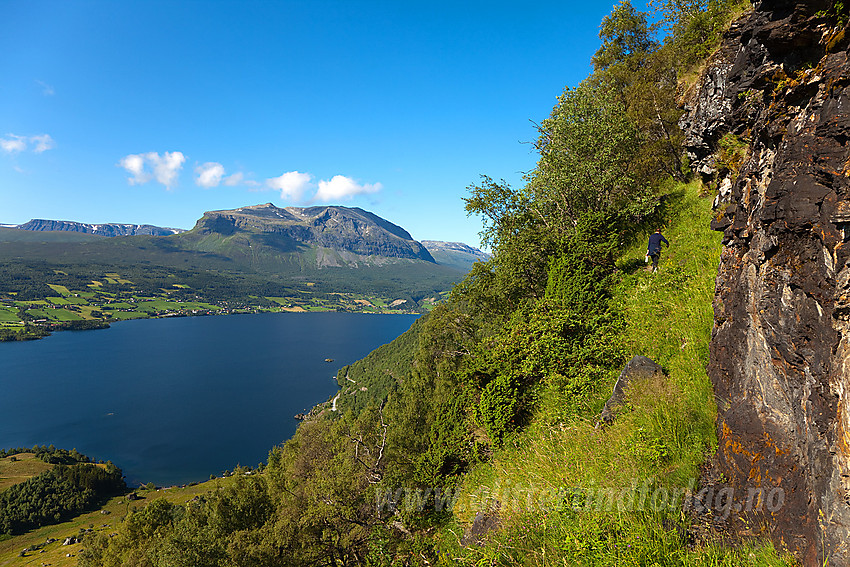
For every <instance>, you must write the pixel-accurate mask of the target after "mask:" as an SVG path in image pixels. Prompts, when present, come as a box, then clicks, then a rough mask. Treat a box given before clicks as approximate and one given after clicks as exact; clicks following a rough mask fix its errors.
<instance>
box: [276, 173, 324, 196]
mask: <svg viewBox="0 0 850 567" xmlns="http://www.w3.org/2000/svg"><path fill="white" fill-rule="evenodd" d="M312 180H313V176H312V175H310V174H309V173H301V172H299V171H288V172H286V173H284V174H283V175H281V176H280V177H272V178H271V179H266V186H268V187H271V188H272V189H277V190H279V191H280V198H281V199H292V200H295V201H298V200H300V199H301V196H302V195H303V194H304V191H306V190H307V189H308V188H309V187H310V186H311V184H312V183H311V182H312Z"/></svg>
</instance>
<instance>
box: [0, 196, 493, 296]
mask: <svg viewBox="0 0 850 567" xmlns="http://www.w3.org/2000/svg"><path fill="white" fill-rule="evenodd" d="M114 237H119V238H114ZM486 258H487V255H486V254H484V253H483V252H481V251H480V250H477V249H475V248H472V247H471V246H467V245H465V244H460V243H453V242H438V241H426V243H421V242H418V241H416V240H414V239H413V238H412V237H411V236H410V234H409V233H408V232H407V231H406V230H404V229H403V228H401V227H400V226H398V225H395V224H393V223H391V222H389V221H387V220H386V219H383V218H381V217H379V216H377V215H375V214H373V213H370V212H368V211H365V210H363V209H359V208H350V207H341V206H327V207H306V208H299V207H286V208H281V207H276V206H275V205H273V204H271V203H266V204H262V205H253V206H246V207H240V208H238V209H232V210H224V211H209V212H206V213H204V215H203V216H202V217H201V218H200V219H199V220H198V221H197V223H196V224H195V226H194V228H192V229H191V230H186V231H182V230H179V229H173V228H161V227H156V226H153V225H132V224H123V223H103V224H86V223H78V222H71V221H53V220H45V219H34V220H32V221H30V222H28V223H24V224H22V225H11V226H10V225H0V263H2V265H3V271H2V272H0V296H2V295H4V294H12V295H15V294H17V295H15V296H16V297H19V298H23V297H28V298H35V299H38V298H39V297H41V296H46V295H45V294H48V293H52V292H51V290H50V288H49V287H47V285H46V284H54V285H55V284H60V285H63V286H72V289H81V287H80V286H82V287H85V286H91V285H96V284H94V283H93V281H92V280H93V279H96V276H98V275H99V274H105V273H119V274H121V275H122V276H124V278H125V279H127V280H131V281H133V282H134V285H135V286H136V290H137V291H138V292H139V293H141V292H143V291H144V292H145V293H149V294H156V293H161V290H163V289H170V288H171V287H172V286H173V284H175V283H179V284H181V285H183V286H186V287H185V289H188V288H191V289H194V290H197V292H198V293H200V294H201V295H203V296H204V297H207V298H211V299H216V300H220V301H225V300H234V301H235V300H236V299H238V300H239V301H240V302H242V303H244V304H250V303H251V302H255V303H256V302H257V301H261V300H257V299H256V298H258V297H259V298H263V297H266V298H268V297H289V298H302V297H308V296H311V297H314V298H319V299H322V298H324V299H322V300H323V301H325V300H326V301H332V300H333V298H334V297H336V295H337V294H339V293H347V294H366V295H369V296H371V297H378V296H380V297H387V298H392V299H393V300H396V299H399V300H401V299H403V300H405V301H407V302H408V303H407V305H411V306H414V307H411V308H425V305H426V304H428V303H429V302H432V303H433V301H436V300H437V298H439V297H440V295H441V294H442V293H443V292H445V291H448V290H449V289H450V288H451V287H452V285H454V283H456V282H458V281H459V280H461V279H462V278H463V277H464V275H465V274H466V273H467V272H468V271H469V269H470V268H471V266H472V264H473V262H475V261H478V260H484V259H486ZM112 279H113V280H115V278H114V277H112ZM74 286H76V287H74ZM181 289H183V288H181ZM10 297H11V296H10ZM415 306H418V307H415Z"/></svg>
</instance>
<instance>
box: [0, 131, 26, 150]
mask: <svg viewBox="0 0 850 567" xmlns="http://www.w3.org/2000/svg"><path fill="white" fill-rule="evenodd" d="M0 148H3V151H4V152H7V153H10V154H13V153H15V152H22V151H24V150H25V149H27V139H26V137H25V136H15V135H14V134H9V135H8V136H6V137H5V138H0Z"/></svg>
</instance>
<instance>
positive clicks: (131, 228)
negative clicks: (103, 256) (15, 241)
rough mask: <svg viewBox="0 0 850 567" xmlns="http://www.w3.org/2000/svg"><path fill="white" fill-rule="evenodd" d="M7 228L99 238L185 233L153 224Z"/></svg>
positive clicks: (35, 222) (45, 223)
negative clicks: (70, 233) (87, 235)
mask: <svg viewBox="0 0 850 567" xmlns="http://www.w3.org/2000/svg"><path fill="white" fill-rule="evenodd" d="M3 226H4V227H5V228H17V229H20V230H31V231H37V232H60V231H61V232H82V233H85V234H94V235H97V236H108V237H116V236H171V235H174V234H180V233H181V232H185V231H184V230H183V229H181V228H167V227H161V226H154V225H151V224H129V223H114V222H107V223H84V222H77V221H64V220H51V219H31V220H29V221H27V222H25V223H23V224H18V225H3Z"/></svg>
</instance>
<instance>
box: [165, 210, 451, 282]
mask: <svg viewBox="0 0 850 567" xmlns="http://www.w3.org/2000/svg"><path fill="white" fill-rule="evenodd" d="M180 240H181V241H182V242H184V243H185V244H186V245H187V246H189V247H191V248H195V249H197V250H203V251H208V252H217V253H224V254H227V255H229V256H232V255H233V254H234V253H235V252H236V250H237V249H242V250H243V252H246V251H247V250H248V249H250V254H251V257H252V259H256V258H257V255H258V254H260V255H266V256H268V255H269V254H274V255H278V256H279V255H281V254H283V255H289V254H299V255H301V256H302V257H304V258H306V259H307V260H308V263H315V266H316V267H319V268H322V267H332V266H356V265H361V264H364V263H365V264H380V263H384V262H386V261H392V260H394V259H407V260H423V261H426V262H430V263H436V262H435V260H434V258H433V257H432V256H431V253H430V252H428V250H427V249H426V248H425V247H424V246H423V245H422V244H420V243H419V242H417V241H416V240H414V239H413V238H412V237H411V236H410V234H409V233H408V232H407V231H406V230H404V229H403V228H401V227H400V226H397V225H395V224H393V223H391V222H389V221H387V220H385V219H382V218H381V217H379V216H377V215H375V214H372V213H370V212H368V211H364V210H363V209H360V208H350V207H340V206H327V207H306V208H300V207H286V208H281V207H276V206H275V205H273V204H272V203H266V204H264V205H254V206H250V207H240V208H238V209H233V210H226V211H209V212H206V213H204V216H203V217H201V219H200V220H199V221H198V222H197V224H196V225H195V227H194V228H193V229H192V230H190V231H188V232H186V233H184V234H181V235H180Z"/></svg>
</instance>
